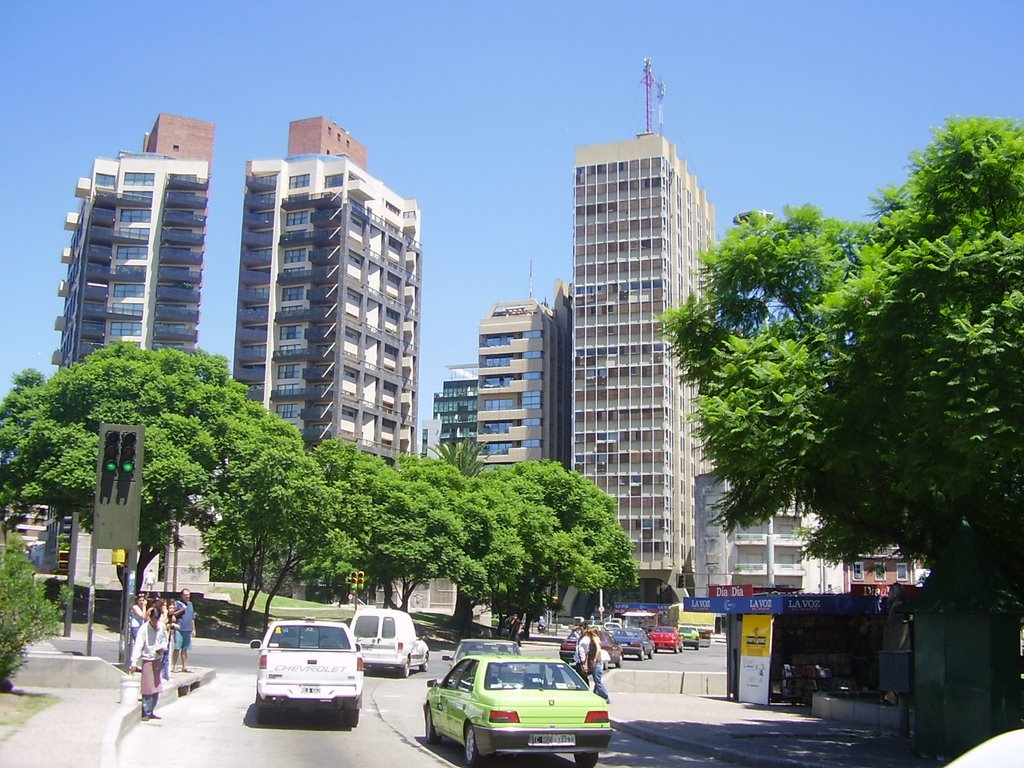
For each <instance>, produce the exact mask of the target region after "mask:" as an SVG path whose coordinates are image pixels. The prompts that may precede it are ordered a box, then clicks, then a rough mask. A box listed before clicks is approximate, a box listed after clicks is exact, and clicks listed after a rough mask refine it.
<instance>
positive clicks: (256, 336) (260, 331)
mask: <svg viewBox="0 0 1024 768" xmlns="http://www.w3.org/2000/svg"><path fill="white" fill-rule="evenodd" d="M266 340H267V329H266V328H242V327H239V328H236V329H235V341H240V342H243V343H245V342H250V343H252V342H265V341H266Z"/></svg>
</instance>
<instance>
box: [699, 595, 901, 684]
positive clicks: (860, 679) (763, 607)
mask: <svg viewBox="0 0 1024 768" xmlns="http://www.w3.org/2000/svg"><path fill="white" fill-rule="evenodd" d="M728 589H729V590H732V591H734V592H735V593H736V594H733V595H731V596H729V597H686V598H683V604H684V606H685V609H686V610H687V611H702V612H707V613H715V614H721V615H723V616H724V617H725V619H726V620H725V635H726V643H727V647H728V656H727V658H728V665H727V678H728V683H727V691H728V696H729V698H730V699H733V700H737V701H746V702H750V703H754V704H768V703H770V702H772V701H777V702H790V703H794V704H810V703H811V699H812V696H813V694H814V692H815V691H819V690H851V691H860V690H869V689H870V690H878V687H879V685H878V652H879V651H880V650H881V649H882V636H883V630H884V628H885V625H886V623H887V621H888V606H887V604H886V600H885V599H884V598H882V597H879V596H877V595H872V596H861V595H852V594H839V595H837V594H806V593H795V594H774V593H765V594H753V587H751V586H748V585H736V586H729V587H728ZM744 592H749V594H744Z"/></svg>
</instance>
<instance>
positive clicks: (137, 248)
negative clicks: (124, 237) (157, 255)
mask: <svg viewBox="0 0 1024 768" xmlns="http://www.w3.org/2000/svg"><path fill="white" fill-rule="evenodd" d="M146 258H149V248H147V247H146V246H144V245H119V246H117V260H118V261H127V260H128V259H146Z"/></svg>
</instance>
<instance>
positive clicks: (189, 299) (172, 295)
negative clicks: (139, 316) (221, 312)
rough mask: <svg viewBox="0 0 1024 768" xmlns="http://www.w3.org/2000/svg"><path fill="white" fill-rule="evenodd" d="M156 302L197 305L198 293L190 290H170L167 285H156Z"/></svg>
mask: <svg viewBox="0 0 1024 768" xmlns="http://www.w3.org/2000/svg"><path fill="white" fill-rule="evenodd" d="M156 300H157V301H158V302H161V301H167V302H172V303H173V302H183V303H185V304H198V303H199V291H198V290H193V289H191V288H172V287H170V286H167V285H158V286H157V288H156Z"/></svg>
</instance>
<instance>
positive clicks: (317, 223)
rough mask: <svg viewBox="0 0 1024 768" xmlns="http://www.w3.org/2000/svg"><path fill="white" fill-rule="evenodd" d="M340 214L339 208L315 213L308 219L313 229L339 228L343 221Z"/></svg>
mask: <svg viewBox="0 0 1024 768" xmlns="http://www.w3.org/2000/svg"><path fill="white" fill-rule="evenodd" d="M341 214H342V211H341V208H328V209H326V210H323V211H317V212H315V213H314V214H313V215H312V216H311V217H310V223H312V225H313V226H314V227H340V226H341V225H342V222H344V220H345V218H344V217H343V216H342V215H341Z"/></svg>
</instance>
